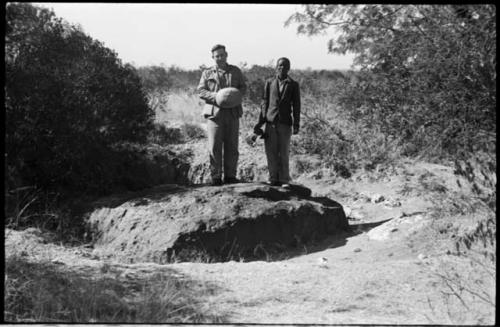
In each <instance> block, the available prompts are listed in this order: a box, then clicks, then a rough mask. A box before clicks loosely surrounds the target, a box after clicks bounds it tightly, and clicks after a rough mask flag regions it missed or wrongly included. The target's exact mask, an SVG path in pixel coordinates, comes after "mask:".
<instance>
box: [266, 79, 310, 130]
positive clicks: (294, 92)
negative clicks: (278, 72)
mask: <svg viewBox="0 0 500 327" xmlns="http://www.w3.org/2000/svg"><path fill="white" fill-rule="evenodd" d="M259 122H261V123H264V122H268V123H276V122H280V123H282V124H286V125H290V126H292V125H293V126H294V127H296V128H297V129H298V128H299V124H300V90H299V83H297V82H296V81H294V80H293V79H291V78H290V77H289V76H288V77H287V78H286V79H285V85H284V87H283V93H282V94H280V92H279V84H278V78H277V77H272V78H270V79H268V80H267V81H266V84H265V87H264V98H263V103H262V108H261V112H260V117H259Z"/></svg>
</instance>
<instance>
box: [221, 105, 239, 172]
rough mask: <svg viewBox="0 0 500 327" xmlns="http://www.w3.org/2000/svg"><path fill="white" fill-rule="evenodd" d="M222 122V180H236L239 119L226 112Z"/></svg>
mask: <svg viewBox="0 0 500 327" xmlns="http://www.w3.org/2000/svg"><path fill="white" fill-rule="evenodd" d="M224 119H225V122H224V179H228V178H236V173H237V167H238V157H239V152H238V137H239V129H240V119H239V118H238V117H235V116H234V115H231V113H230V112H227V113H226V115H225V117H224Z"/></svg>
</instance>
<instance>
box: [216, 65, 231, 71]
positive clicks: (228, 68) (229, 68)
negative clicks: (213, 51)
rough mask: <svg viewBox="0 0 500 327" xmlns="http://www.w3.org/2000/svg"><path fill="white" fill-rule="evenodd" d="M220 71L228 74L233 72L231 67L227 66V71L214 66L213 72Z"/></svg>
mask: <svg viewBox="0 0 500 327" xmlns="http://www.w3.org/2000/svg"><path fill="white" fill-rule="evenodd" d="M218 70H220V71H222V72H228V71H230V70H231V65H229V64H227V66H226V69H222V68H219V67H218V66H217V65H214V66H213V67H212V71H213V72H217V71H218Z"/></svg>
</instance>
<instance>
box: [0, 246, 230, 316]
mask: <svg viewBox="0 0 500 327" xmlns="http://www.w3.org/2000/svg"><path fill="white" fill-rule="evenodd" d="M4 290H5V294H4V301H5V306H4V317H5V321H7V322H46V323H50V322H61V323H67V322H80V323H89V322H90V323H91V322H103V323H104V322H106V323H167V322H168V323H185V322H190V323H199V322H208V323H214V322H215V323H218V322H222V318H219V317H216V316H211V315H205V314H203V313H200V310H199V308H198V301H197V299H195V298H194V296H193V295H192V292H191V291H190V290H189V282H188V281H183V280H179V279H176V278H173V277H170V276H168V275H165V274H161V273H157V274H154V275H152V276H149V277H147V278H144V279H142V280H140V281H136V282H133V283H130V281H129V282H127V281H123V280H119V279H117V278H116V277H113V276H109V275H106V274H103V273H101V274H94V275H92V276H89V275H88V274H84V273H80V272H76V271H68V270H63V269H62V268H61V266H59V265H57V264H54V263H51V262H49V261H46V262H29V261H27V260H26V258H24V257H22V256H19V255H11V256H9V257H7V258H6V261H5V280H4Z"/></svg>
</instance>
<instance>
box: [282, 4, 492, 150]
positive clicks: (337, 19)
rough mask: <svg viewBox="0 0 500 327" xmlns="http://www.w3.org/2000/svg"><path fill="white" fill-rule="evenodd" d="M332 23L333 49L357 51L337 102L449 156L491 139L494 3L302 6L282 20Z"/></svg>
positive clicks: (308, 25) (301, 29)
mask: <svg viewBox="0 0 500 327" xmlns="http://www.w3.org/2000/svg"><path fill="white" fill-rule="evenodd" d="M292 23H297V24H298V28H297V32H298V33H299V34H306V35H317V34H320V33H326V32H327V31H329V30H330V29H334V30H335V31H336V32H337V33H338V36H337V37H336V38H333V39H331V40H330V41H329V43H328V48H329V51H330V52H331V53H338V54H345V53H348V52H349V53H353V54H355V59H354V63H355V65H357V66H358V67H360V71H359V73H358V74H357V76H356V81H355V82H354V83H352V80H349V81H346V84H345V85H344V92H343V95H342V96H340V97H339V100H340V103H341V104H342V106H343V108H344V109H345V110H346V112H348V113H349V115H350V116H351V118H352V119H356V120H358V121H364V122H366V124H367V125H369V126H370V125H371V126H373V125H374V124H375V125H378V126H379V127H382V130H384V131H386V133H387V134H388V135H392V136H397V137H400V138H401V141H402V142H413V143H416V144H417V145H419V147H420V150H421V151H424V150H428V151H431V152H432V151H434V153H436V152H440V151H444V152H445V153H447V154H448V155H454V154H455V153H457V152H460V153H462V154H466V153H468V152H470V151H475V150H477V149H488V150H490V151H491V150H492V148H494V146H495V143H496V140H495V138H496V133H495V128H496V111H495V108H496V8H495V6H494V5H467V6H465V5H460V6H458V5H306V6H304V10H303V12H298V13H295V14H294V15H292V16H291V17H290V18H289V19H288V20H287V21H286V23H285V25H287V26H288V25H290V24H292Z"/></svg>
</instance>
